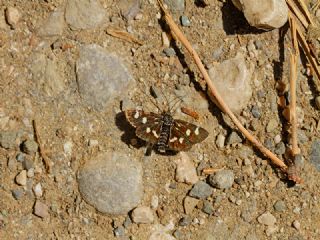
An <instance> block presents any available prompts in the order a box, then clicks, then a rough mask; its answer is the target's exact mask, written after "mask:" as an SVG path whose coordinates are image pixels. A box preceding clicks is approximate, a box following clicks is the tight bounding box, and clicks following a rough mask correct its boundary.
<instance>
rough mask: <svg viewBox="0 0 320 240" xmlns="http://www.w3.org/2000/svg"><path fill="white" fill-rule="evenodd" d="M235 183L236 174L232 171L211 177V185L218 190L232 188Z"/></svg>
mask: <svg viewBox="0 0 320 240" xmlns="http://www.w3.org/2000/svg"><path fill="white" fill-rule="evenodd" d="M233 181H234V173H233V172H232V171H231V170H221V171H218V172H216V173H215V174H213V175H210V177H209V183H210V184H211V185H212V186H213V187H216V188H219V189H226V188H231V186H232V184H233Z"/></svg>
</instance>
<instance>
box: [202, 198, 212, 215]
mask: <svg viewBox="0 0 320 240" xmlns="http://www.w3.org/2000/svg"><path fill="white" fill-rule="evenodd" d="M202 211H203V212H204V213H206V214H209V215H211V214H212V213H213V205H212V203H211V202H209V201H204V202H203V207H202Z"/></svg>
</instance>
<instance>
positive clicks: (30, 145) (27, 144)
mask: <svg viewBox="0 0 320 240" xmlns="http://www.w3.org/2000/svg"><path fill="white" fill-rule="evenodd" d="M22 151H23V152H24V153H27V154H33V153H35V152H37V151H38V143H37V142H36V141H33V140H26V141H24V142H23V143H22Z"/></svg>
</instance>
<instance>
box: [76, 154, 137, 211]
mask: <svg viewBox="0 0 320 240" xmlns="http://www.w3.org/2000/svg"><path fill="white" fill-rule="evenodd" d="M78 181H79V190H80V192H81V194H82V196H83V198H84V199H85V200H86V201H87V202H88V203H89V204H91V205H93V206H94V207H95V208H96V209H97V210H98V211H100V212H103V213H107V214H126V213H127V212H129V211H130V210H131V209H133V208H134V207H136V206H137V205H138V204H139V202H140V200H141V198H142V194H143V185H142V167H141V164H140V162H138V161H136V160H134V159H129V158H128V157H127V156H126V155H123V154H121V153H117V152H106V153H102V154H100V155H98V156H97V157H95V158H94V159H91V160H90V161H88V162H87V163H86V164H85V165H84V167H83V168H82V169H81V170H80V172H79V178H78Z"/></svg>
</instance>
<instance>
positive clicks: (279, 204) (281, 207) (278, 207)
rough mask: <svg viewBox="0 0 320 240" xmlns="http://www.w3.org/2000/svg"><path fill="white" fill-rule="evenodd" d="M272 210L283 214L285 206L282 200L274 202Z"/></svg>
mask: <svg viewBox="0 0 320 240" xmlns="http://www.w3.org/2000/svg"><path fill="white" fill-rule="evenodd" d="M273 208H274V210H275V211H277V212H284V211H285V210H286V204H285V202H284V201H282V200H278V201H276V202H275V204H274V205H273Z"/></svg>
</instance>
